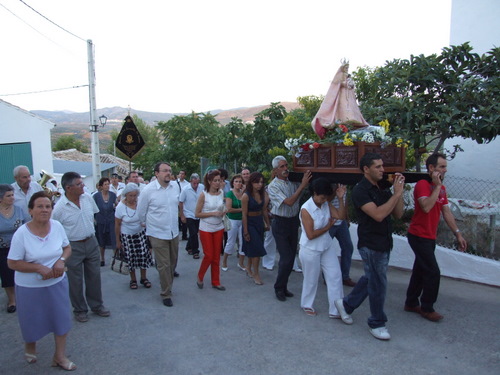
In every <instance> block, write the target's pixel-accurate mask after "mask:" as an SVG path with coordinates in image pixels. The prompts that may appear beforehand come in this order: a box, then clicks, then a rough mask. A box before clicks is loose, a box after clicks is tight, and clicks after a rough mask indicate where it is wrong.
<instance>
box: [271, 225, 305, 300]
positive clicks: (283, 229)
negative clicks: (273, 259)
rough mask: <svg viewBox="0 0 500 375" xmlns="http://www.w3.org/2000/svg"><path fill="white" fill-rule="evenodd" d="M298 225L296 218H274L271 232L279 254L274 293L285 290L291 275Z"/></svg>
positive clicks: (295, 252)
mask: <svg viewBox="0 0 500 375" xmlns="http://www.w3.org/2000/svg"><path fill="white" fill-rule="evenodd" d="M299 224H300V222H299V217H298V216H295V217H292V218H286V217H282V216H274V219H273V222H272V230H273V236H274V240H275V241H276V249H277V250H278V253H279V254H280V260H279V263H278V277H277V278H276V282H275V284H274V290H275V291H276V292H284V291H285V290H287V286H288V278H289V277H290V274H291V273H292V269H293V262H294V261H295V255H296V254H297V245H298V242H299V239H298V233H299Z"/></svg>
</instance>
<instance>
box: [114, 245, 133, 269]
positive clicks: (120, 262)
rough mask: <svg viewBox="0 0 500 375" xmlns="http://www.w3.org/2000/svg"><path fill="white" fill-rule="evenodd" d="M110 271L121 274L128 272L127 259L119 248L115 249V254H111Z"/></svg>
mask: <svg viewBox="0 0 500 375" xmlns="http://www.w3.org/2000/svg"><path fill="white" fill-rule="evenodd" d="M111 271H115V272H117V273H119V274H122V275H129V274H130V270H129V268H128V263H127V260H126V259H125V256H124V254H123V252H122V251H120V250H119V249H115V254H114V255H113V260H112V261H111Z"/></svg>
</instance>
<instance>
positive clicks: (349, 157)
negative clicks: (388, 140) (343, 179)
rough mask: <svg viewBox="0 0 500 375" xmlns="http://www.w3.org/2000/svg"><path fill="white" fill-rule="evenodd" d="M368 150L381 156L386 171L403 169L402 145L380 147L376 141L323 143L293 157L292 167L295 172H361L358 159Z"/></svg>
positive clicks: (401, 170)
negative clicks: (348, 144) (349, 143)
mask: <svg viewBox="0 0 500 375" xmlns="http://www.w3.org/2000/svg"><path fill="white" fill-rule="evenodd" d="M368 152H374V153H377V154H380V155H381V156H382V160H383V161H384V170H385V172H386V173H391V172H404V171H405V149H404V147H397V146H394V145H387V146H385V147H384V148H382V147H381V146H380V143H378V142H377V143H366V142H356V143H355V144H354V146H344V145H343V144H333V143H332V144H324V145H321V146H320V147H318V148H315V149H312V150H309V151H302V152H301V153H300V156H299V157H294V158H293V168H294V171H295V172H305V171H307V170H310V171H312V172H326V173H329V172H331V173H361V171H360V169H359V160H360V159H361V158H362V157H363V155H364V154H366V153H368Z"/></svg>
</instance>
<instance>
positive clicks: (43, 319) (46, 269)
mask: <svg viewBox="0 0 500 375" xmlns="http://www.w3.org/2000/svg"><path fill="white" fill-rule="evenodd" d="M28 209H29V213H30V215H31V216H32V218H33V219H32V221H30V222H29V223H27V224H24V225H23V226H22V227H20V228H19V229H18V230H17V232H16V233H15V234H14V237H13V238H12V242H11V247H10V251H9V255H8V257H7V262H8V265H9V267H10V268H11V269H13V270H14V271H15V275H14V278H15V284H16V286H15V287H16V297H17V312H18V318H19V326H20V327H21V333H22V335H23V339H24V342H25V351H24V356H25V359H26V361H27V362H28V363H35V362H36V360H37V356H36V342H37V341H38V340H40V339H41V338H43V337H44V336H46V335H47V334H49V333H51V332H52V333H54V338H55V344H56V348H55V353H54V357H53V359H52V366H54V367H57V366H59V367H61V368H63V369H64V370H68V371H72V370H75V369H76V365H75V364H74V363H73V362H71V361H70V360H69V359H68V357H66V337H67V335H68V332H69V330H70V329H71V313H70V302H69V289H68V279H67V278H66V273H65V272H64V269H65V262H66V260H67V259H68V258H69V256H70V255H71V247H70V245H69V241H68V237H67V236H66V232H65V231H64V228H63V226H62V225H61V224H60V223H59V222H58V221H55V220H51V219H50V216H51V214H52V201H51V200H50V198H49V197H48V195H47V193H45V192H44V191H40V192H37V193H35V194H33V196H32V197H31V199H30V201H29V204H28Z"/></svg>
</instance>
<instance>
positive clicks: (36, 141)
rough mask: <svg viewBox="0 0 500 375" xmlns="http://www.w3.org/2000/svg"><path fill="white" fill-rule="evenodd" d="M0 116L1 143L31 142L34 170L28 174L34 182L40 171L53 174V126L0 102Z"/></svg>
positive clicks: (46, 121)
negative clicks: (32, 177) (32, 176)
mask: <svg viewBox="0 0 500 375" xmlns="http://www.w3.org/2000/svg"><path fill="white" fill-rule="evenodd" d="M0 114H1V115H0V134H1V135H2V136H1V138H0V141H1V143H3V144H5V143H21V142H31V153H32V159H33V169H34V170H33V171H30V172H31V174H32V175H34V176H35V180H38V179H39V176H40V174H39V173H40V171H41V170H42V169H43V170H45V171H46V172H48V173H49V174H53V173H52V172H53V171H54V167H53V165H52V146H51V141H50V129H52V127H53V126H54V124H53V123H51V122H50V121H48V120H44V119H41V118H40V117H37V116H35V115H33V114H32V113H29V112H27V111H25V110H23V109H21V108H18V107H16V106H13V105H10V104H8V103H6V102H3V101H0ZM12 181H14V179H12Z"/></svg>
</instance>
